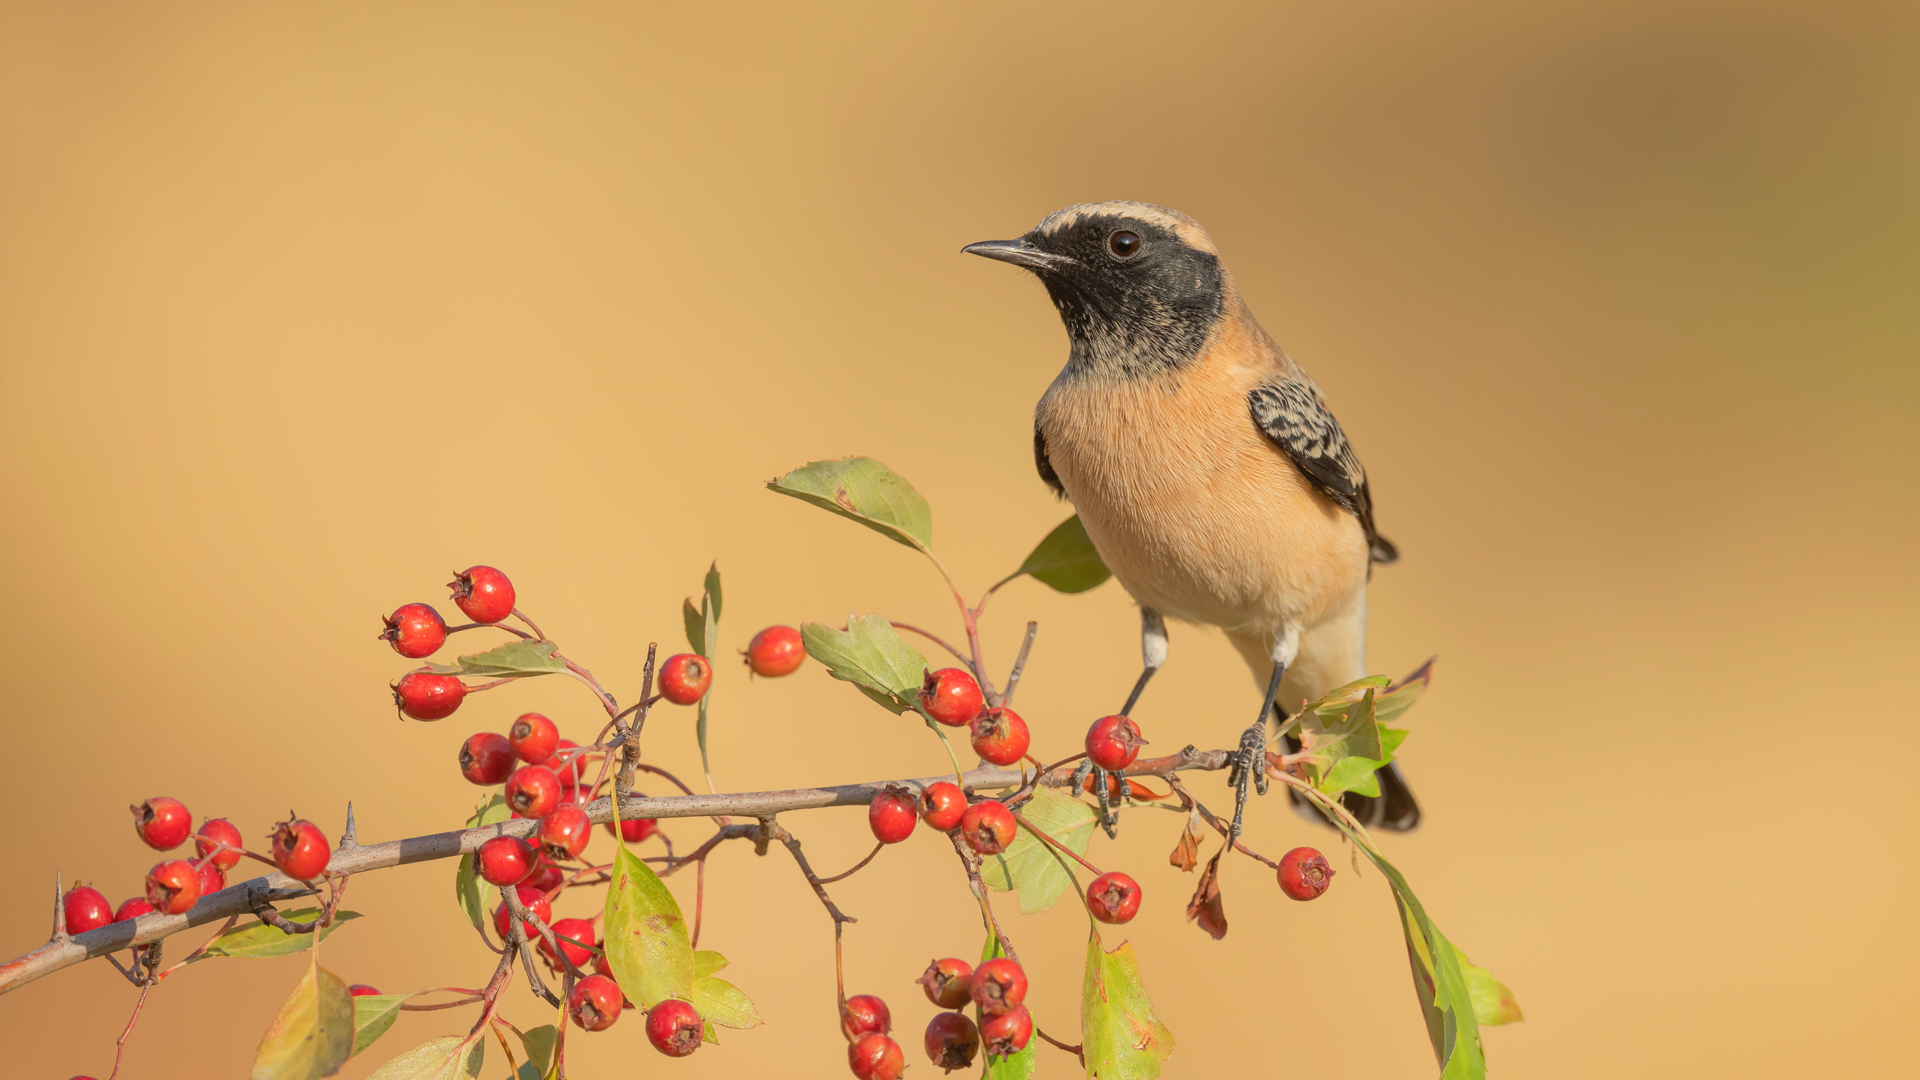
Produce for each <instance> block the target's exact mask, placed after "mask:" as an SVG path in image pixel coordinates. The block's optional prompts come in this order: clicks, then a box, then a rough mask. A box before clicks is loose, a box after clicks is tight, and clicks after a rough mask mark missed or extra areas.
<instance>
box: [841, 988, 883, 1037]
mask: <svg viewBox="0 0 1920 1080" xmlns="http://www.w3.org/2000/svg"><path fill="white" fill-rule="evenodd" d="M840 1026H841V1028H843V1029H844V1030H845V1031H846V1033H847V1037H848V1038H849V1039H858V1038H859V1037H860V1036H862V1035H866V1034H868V1033H870V1032H871V1033H878V1034H881V1035H885V1034H886V1033H887V1032H889V1031H892V1030H893V1014H892V1013H890V1012H888V1011H887V1003H886V1002H884V1001H881V1000H880V999H879V998H877V997H875V996H873V995H872V994H855V995H853V996H852V997H850V998H848V999H847V1003H846V1004H845V1005H842V1006H840Z"/></svg>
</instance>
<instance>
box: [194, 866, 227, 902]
mask: <svg viewBox="0 0 1920 1080" xmlns="http://www.w3.org/2000/svg"><path fill="white" fill-rule="evenodd" d="M195 872H196V873H198V874H199V875H200V895H201V896H212V895H213V894H214V893H217V892H219V891H220V890H221V889H224V888H226V887H227V875H225V874H223V873H221V872H220V868H219V867H217V866H215V865H213V861H212V860H211V859H209V860H208V861H206V862H204V863H201V864H200V865H199V867H198V869H197V870H196V871H195Z"/></svg>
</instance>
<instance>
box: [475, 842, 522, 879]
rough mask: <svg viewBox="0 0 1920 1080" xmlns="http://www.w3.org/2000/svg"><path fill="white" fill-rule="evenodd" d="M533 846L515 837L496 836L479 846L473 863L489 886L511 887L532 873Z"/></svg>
mask: <svg viewBox="0 0 1920 1080" xmlns="http://www.w3.org/2000/svg"><path fill="white" fill-rule="evenodd" d="M533 862H534V854H533V845H532V844H529V843H527V842H526V841H525V840H522V839H520V838H519V837H517V836H496V837H494V838H493V839H491V840H489V841H487V842H486V843H484V844H481V845H480V850H479V851H477V852H475V853H474V863H475V865H476V867H477V869H478V870H479V871H480V876H481V877H482V878H484V879H486V882H487V884H489V885H512V884H515V883H516V882H521V881H525V880H527V875H528V874H531V873H533Z"/></svg>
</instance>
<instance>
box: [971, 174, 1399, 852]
mask: <svg viewBox="0 0 1920 1080" xmlns="http://www.w3.org/2000/svg"><path fill="white" fill-rule="evenodd" d="M961 250H962V251H963V252H965V253H967V254H971V255H979V256H983V257H985V258H988V259H994V260H998V261H1000V262H1005V263H1011V264H1013V265H1014V266H1018V267H1022V268H1024V269H1026V270H1029V271H1031V272H1032V273H1033V274H1034V275H1035V276H1036V277H1038V278H1039V279H1040V282H1041V284H1042V285H1044V286H1045V287H1046V290H1047V295H1048V296H1049V297H1050V298H1051V299H1052V300H1053V305H1054V307H1055V308H1056V309H1057V310H1058V311H1059V313H1060V320H1061V322H1062V323H1063V324H1064V325H1065V327H1066V331H1067V340H1068V350H1067V361H1066V365H1065V366H1064V367H1062V368H1061V369H1060V373H1059V374H1058V375H1057V376H1055V378H1054V380H1053V382H1052V384H1051V385H1049V386H1048V387H1047V390H1046V392H1045V393H1044V394H1043V395H1041V398H1040V401H1039V403H1038V405H1036V406H1035V408H1034V423H1033V455H1034V464H1035V466H1036V467H1037V468H1038V470H1039V473H1040V479H1041V480H1042V481H1044V482H1045V483H1046V485H1047V486H1048V487H1049V488H1050V489H1052V491H1053V493H1054V494H1055V495H1057V496H1061V497H1064V498H1065V499H1067V500H1068V501H1070V502H1071V503H1072V504H1073V507H1074V509H1075V511H1076V512H1077V513H1078V515H1079V517H1080V520H1081V523H1082V524H1083V525H1084V526H1085V528H1086V532H1087V536H1088V538H1089V539H1091V540H1092V541H1093V546H1094V548H1095V550H1097V551H1098V552H1099V554H1100V557H1101V559H1102V560H1104V561H1105V562H1106V564H1107V567H1108V568H1109V569H1110V570H1112V572H1113V576H1114V578H1115V579H1116V580H1118V581H1119V582H1120V584H1121V585H1122V586H1123V587H1124V588H1125V589H1126V591H1127V593H1128V594H1129V595H1130V596H1131V597H1132V598H1133V599H1134V601H1136V602H1137V603H1138V605H1139V608H1140V637H1141V654H1142V659H1143V661H1144V670H1143V671H1142V672H1141V674H1140V676H1139V678H1138V680H1137V681H1136V682H1135V683H1134V686H1133V690H1132V692H1131V693H1130V694H1129V695H1128V696H1127V701H1126V704H1125V706H1123V707H1122V708H1121V710H1120V715H1128V714H1130V713H1131V712H1132V711H1133V709H1134V706H1135V705H1136V704H1137V703H1138V701H1139V699H1140V695H1141V693H1142V692H1143V691H1144V690H1145V689H1146V686H1147V683H1148V681H1149V680H1151V679H1152V678H1153V675H1154V673H1155V672H1157V671H1159V670H1160V668H1161V667H1162V666H1164V665H1165V664H1166V661H1167V649H1168V639H1167V625H1166V624H1167V620H1169V619H1172V620H1177V621H1180V622H1185V623H1191V624H1198V625H1202V626H1214V627H1218V628H1220V629H1221V630H1222V631H1224V632H1225V634H1226V636H1227V639H1228V640H1229V641H1230V642H1232V644H1233V646H1234V648H1235V649H1236V650H1237V651H1238V652H1239V653H1240V655H1241V656H1242V657H1243V658H1244V659H1245V661H1246V663H1247V666H1248V667H1249V668H1250V669H1251V671H1252V672H1253V675H1254V678H1255V680H1256V682H1257V683H1258V684H1259V685H1260V686H1262V687H1264V695H1265V696H1264V700H1263V701H1262V703H1261V706H1260V711H1259V712H1258V713H1257V714H1256V719H1255V721H1254V723H1253V724H1252V726H1250V727H1248V728H1247V729H1246V731H1245V732H1244V733H1243V734H1242V736H1241V738H1240V741H1239V745H1238V749H1237V750H1236V751H1235V752H1234V755H1233V765H1232V769H1231V772H1230V774H1229V776H1230V779H1229V783H1230V784H1232V785H1233V787H1234V790H1235V801H1234V817H1233V824H1232V826H1231V828H1232V831H1233V834H1234V835H1235V836H1237V835H1238V834H1239V832H1240V829H1241V815H1242V813H1243V812H1244V811H1245V808H1246V803H1247V793H1248V785H1249V780H1251V781H1252V783H1253V785H1254V786H1255V788H1256V789H1257V790H1259V791H1260V792H1261V793H1263V794H1264V793H1265V791H1266V786H1267V785H1266V780H1267V778H1266V772H1265V767H1264V760H1263V758H1264V754H1265V751H1266V747H1267V742H1268V739H1267V727H1266V725H1267V722H1268V717H1269V716H1270V715H1271V716H1274V717H1277V718H1278V719H1279V720H1281V721H1284V720H1285V719H1286V716H1287V712H1286V703H1293V704H1294V705H1295V706H1296V707H1297V706H1298V705H1300V704H1304V703H1305V702H1307V701H1311V700H1314V699H1317V698H1319V697H1321V696H1323V695H1324V694H1326V693H1327V692H1328V691H1330V690H1332V689H1334V688H1336V687H1339V686H1342V685H1345V684H1346V683H1348V682H1351V681H1353V680H1355V679H1358V678H1362V677H1364V676H1365V675H1366V674H1367V665H1366V631H1367V598H1366V592H1367V585H1368V582H1369V581H1370V580H1371V578H1372V571H1373V567H1374V566H1375V565H1384V564H1388V563H1392V562H1394V561H1396V560H1397V559H1398V558H1399V551H1398V549H1397V548H1395V546H1394V545H1393V544H1392V543H1391V542H1390V541H1388V540H1387V539H1386V538H1385V537H1384V536H1381V535H1380V532H1379V530H1378V529H1377V528H1376V527H1375V524H1374V507H1373V494H1372V491H1371V489H1370V487H1369V485H1368V482H1367V473H1366V470H1365V469H1364V468H1362V467H1361V464H1360V458H1359V456H1358V455H1357V454H1356V453H1355V452H1354V449H1353V445H1352V443H1351V442H1349V441H1348V439H1347V436H1346V433H1345V432H1344V431H1343V430H1342V429H1341V427H1340V422H1339V421H1338V420H1336V419H1334V416H1333V413H1332V411H1331V410H1330V409H1329V408H1328V406H1327V401H1326V396H1325V395H1324V394H1322V393H1321V391H1320V388H1319V387H1318V386H1317V385H1315V383H1314V381H1313V379H1312V378H1310V377H1309V376H1308V375H1307V373H1306V371H1305V370H1304V369H1302V368H1301V367H1300V365H1299V364H1297V363H1295V362H1294V360H1293V358H1291V357H1289V356H1288V355H1287V354H1286V352H1285V351H1284V350H1282V349H1281V348H1280V346H1279V345H1277V344H1275V343H1274V340H1273V338H1272V337H1271V336H1269V335H1268V334H1267V332H1266V331H1265V330H1264V329H1262V328H1261V326H1260V323H1259V322H1258V320H1256V319H1255V318H1254V316H1253V313H1252V311H1251V310H1249V309H1248V307H1247V304H1246V301H1245V300H1244V299H1243V298H1242V297H1241V295H1240V291H1239V289H1238V288H1237V287H1236V286H1235V284H1234V279H1233V275H1232V274H1231V273H1229V272H1228V270H1227V268H1226V266H1225V265H1224V264H1223V263H1222V262H1221V260H1220V252H1219V249H1218V248H1217V247H1216V246H1215V244H1214V241H1213V238H1212V237H1211V236H1209V235H1208V233H1207V231H1206V230H1205V229H1203V228H1201V227H1200V225H1199V223H1198V222H1196V221H1194V220H1193V219H1192V218H1191V217H1188V216H1187V215H1186V214H1183V213H1181V212H1179V211H1177V210H1170V209H1167V208H1166V207H1162V206H1156V205H1153V204H1151V203H1142V202H1095V203H1081V204H1078V205H1074V206H1069V207H1066V208H1065V209H1062V210H1057V211H1055V212H1053V213H1051V214H1048V215H1047V216H1046V217H1045V218H1044V219H1043V220H1041V222H1040V224H1038V225H1037V226H1035V227H1034V228H1033V229H1032V230H1030V231H1028V232H1027V233H1026V234H1025V235H1023V236H1020V237H1017V238H1015V239H1012V240H988V241H982V242H980V243H976V244H969V245H967V246H966V247H965V248H963V249H961ZM1288 745H1289V748H1290V749H1293V750H1298V749H1299V742H1298V740H1297V739H1294V738H1292V737H1291V736H1289V738H1288ZM1377 775H1378V777H1379V780H1380V795H1379V796H1378V797H1370V796H1365V795H1361V794H1358V793H1355V792H1348V793H1347V794H1346V795H1345V796H1344V797H1343V798H1344V801H1345V805H1346V807H1347V809H1348V810H1350V811H1352V812H1353V813H1354V815H1355V817H1357V818H1358V819H1359V820H1360V821H1361V822H1362V823H1363V824H1367V825H1369V826H1374V827H1384V828H1387V829H1390V830H1397V831H1405V830H1409V829H1412V828H1414V827H1415V826H1417V825H1418V824H1419V822H1420V806H1419V803H1418V802H1417V801H1416V800H1415V799H1414V797H1413V792H1412V791H1411V789H1409V788H1408V786H1407V784H1406V781H1405V779H1404V777H1403V776H1402V775H1401V773H1400V770H1399V769H1398V767H1397V765H1396V764H1395V763H1393V762H1389V763H1388V764H1387V765H1386V766H1385V767H1384V768H1382V769H1381V770H1380V771H1379V773H1378V774H1377ZM1101 780H1102V782H1101V783H1100V785H1099V791H1100V793H1101V794H1102V795H1104V794H1105V793H1106V791H1107V785H1106V783H1105V777H1104V776H1103V777H1101ZM1288 796H1289V798H1290V799H1291V800H1292V801H1293V802H1294V804H1295V806H1296V808H1298V809H1299V810H1300V811H1301V812H1302V813H1303V814H1305V815H1307V816H1309V817H1312V818H1316V819H1318V818H1319V817H1320V815H1319V814H1318V813H1317V812H1315V811H1314V810H1312V809H1311V808H1310V807H1309V806H1308V805H1307V804H1306V803H1305V801H1304V800H1301V799H1299V798H1297V796H1295V795H1294V792H1293V791H1292V790H1291V789H1289V791H1288ZM1102 801H1103V804H1104V801H1105V800H1104V799H1103V800H1102ZM1103 817H1104V806H1103ZM1323 823H1324V821H1323Z"/></svg>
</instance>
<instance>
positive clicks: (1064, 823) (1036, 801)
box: [980, 787, 1100, 915]
mask: <svg viewBox="0 0 1920 1080" xmlns="http://www.w3.org/2000/svg"><path fill="white" fill-rule="evenodd" d="M1020 816H1021V817H1023V818H1026V819H1027V820H1028V821H1031V822H1033V824H1034V827H1035V828H1038V829H1040V830H1041V831H1042V832H1045V833H1046V834H1047V835H1048V836H1051V837H1053V838H1054V839H1055V840H1058V841H1060V843H1062V844H1064V845H1065V846H1066V847H1067V849H1068V850H1069V851H1072V852H1073V853H1074V854H1075V855H1084V854H1086V852H1087V841H1088V840H1090V839H1092V838H1093V825H1094V822H1095V821H1097V820H1098V819H1099V816H1100V815H1099V814H1098V813H1096V812H1095V811H1094V809H1093V807H1091V806H1088V805H1087V804H1086V803H1083V802H1081V801H1080V800H1078V799H1075V798H1071V797H1069V796H1067V795H1063V794H1061V793H1060V792H1059V791H1056V790H1055V789H1053V788H1047V787H1043V788H1040V789H1039V790H1037V791H1035V792H1034V795H1033V799H1032V800H1031V801H1029V802H1028V803H1027V805H1026V806H1024V807H1022V808H1021V810H1020ZM980 880H982V881H984V882H986V883H987V887H988V888H990V889H995V890H998V891H1000V892H1006V891H1008V890H1010V889H1012V890H1018V891H1019V893H1020V913H1021V914H1022V915H1031V914H1033V913H1034V912H1036V911H1046V910H1048V909H1050V908H1052V907H1053V905H1055V904H1057V903H1059V902H1060V897H1061V896H1062V895H1063V894H1064V893H1065V892H1066V891H1067V889H1068V887H1070V886H1072V885H1073V883H1074V882H1073V870H1072V868H1071V866H1070V865H1068V863H1067V857H1066V856H1065V855H1062V854H1060V853H1059V852H1056V851H1054V850H1053V849H1052V848H1051V847H1049V846H1048V845H1047V843H1046V841H1044V840H1041V839H1040V838H1038V837H1036V836H1034V835H1033V834H1032V833H1030V832H1028V831H1027V830H1025V829H1021V830H1020V831H1019V833H1018V835H1016V836H1015V837H1014V838H1013V843H1011V844H1008V845H1007V850H1005V851H1003V852H1001V853H1000V854H998V855H992V856H988V857H987V858H984V859H982V860H980Z"/></svg>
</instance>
